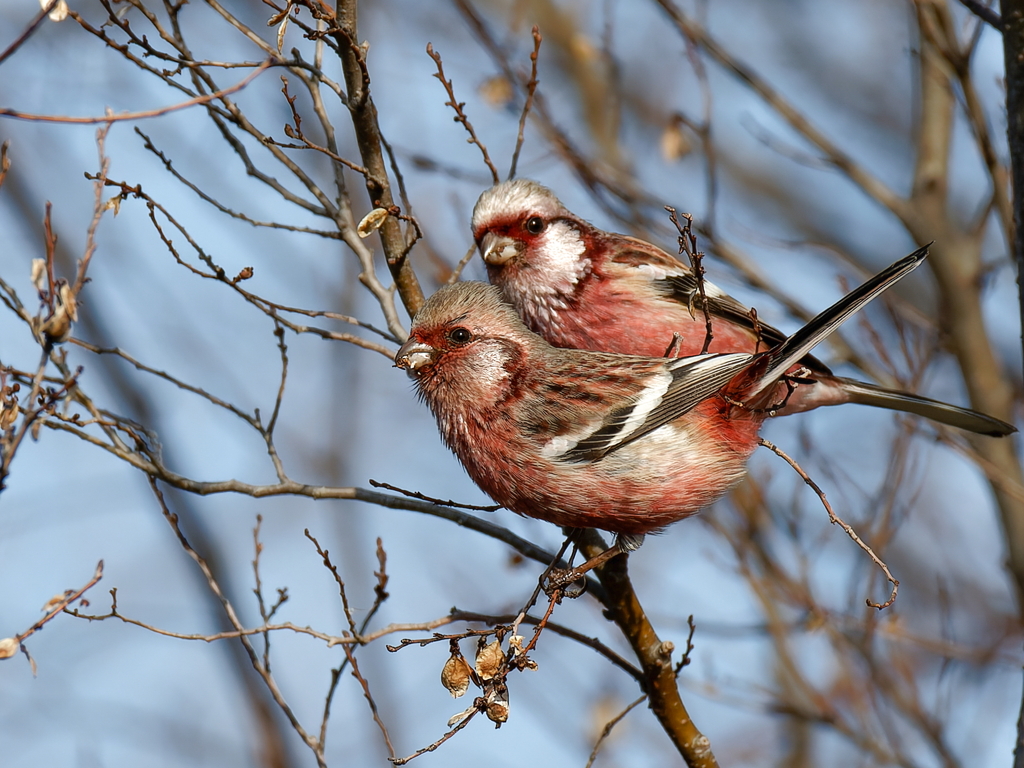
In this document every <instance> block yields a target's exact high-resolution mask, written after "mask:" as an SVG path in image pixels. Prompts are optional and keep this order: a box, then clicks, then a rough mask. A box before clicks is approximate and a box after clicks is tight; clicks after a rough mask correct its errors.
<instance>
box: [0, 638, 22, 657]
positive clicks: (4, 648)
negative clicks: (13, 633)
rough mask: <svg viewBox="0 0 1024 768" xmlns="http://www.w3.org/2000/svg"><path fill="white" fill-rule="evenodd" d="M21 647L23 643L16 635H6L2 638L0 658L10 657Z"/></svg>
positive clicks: (0, 641)
mask: <svg viewBox="0 0 1024 768" xmlns="http://www.w3.org/2000/svg"><path fill="white" fill-rule="evenodd" d="M20 647H21V643H19V642H18V638H16V637H5V638H4V639H3V640H0V659H9V658H11V656H13V655H14V654H16V653H17V652H18V649H19V648H20Z"/></svg>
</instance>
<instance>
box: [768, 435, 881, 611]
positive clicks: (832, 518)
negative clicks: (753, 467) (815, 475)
mask: <svg viewBox="0 0 1024 768" xmlns="http://www.w3.org/2000/svg"><path fill="white" fill-rule="evenodd" d="M760 443H761V445H763V446H764V447H765V448H767V449H768V450H769V451H771V452H772V453H774V454H775V455H776V456H778V457H779V458H781V459H782V460H783V461H785V462H786V463H787V464H789V466H791V467H792V468H793V470H794V471H795V472H796V473H797V474H798V475H800V477H801V479H802V480H803V481H804V482H805V483H807V485H809V486H810V487H811V489H812V490H813V491H814V492H815V493H816V494H818V498H819V499H821V503H822V505H824V507H825V511H826V512H828V519H829V522H830V523H832V524H833V525H838V526H839V527H840V528H842V529H843V530H844V531H846V535H847V536H849V537H850V538H851V539H852V540H853V543H854V544H856V545H857V546H858V547H860V548H861V549H863V550H864V551H865V552H866V553H867V555H868V557H870V558H871V560H872V562H874V564H875V565H877V566H878V567H879V568H881V569H882V573H884V574H885V578H886V579H887V580H888V581H889V583H890V584H892V592H891V593H890V595H889V599H888V600H886V601H885V602H884V603H876V602H874V601H873V600H872V599H871V598H870V597H869V598H866V599H865V602H866V603H867V604H868V605H869V606H871V607H872V608H877V609H878V610H882V609H883V608H888V607H889V606H890V605H892V604H893V603H895V602H896V593H897V592H898V591H899V588H900V583H899V581H898V580H897V579H896V578H895V577H894V576H893V575H892V573H891V572H890V571H889V566H887V565H886V564H885V563H884V562H882V560H881V559H880V558H879V557H878V555H876V554H875V552H874V550H873V549H871V547H869V546H868V545H867V544H865V543H864V540H863V539H861V537H860V536H858V535H857V532H856V531H855V530H853V526H852V525H850V524H849V523H847V522H845V521H844V520H843V519H841V518H840V517H839V516H838V515H837V514H836V513H835V512H834V511H833V510H832V505H831V504H829V503H828V499H826V498H825V492H824V491H822V490H821V488H819V487H818V484H817V483H815V482H814V481H813V480H812V479H811V477H810V475H808V474H807V473H806V472H804V470H803V469H802V468H801V467H800V465H799V464H797V463H796V461H794V460H793V459H792V458H790V457H789V456H787V455H786V453H785V452H784V451H782V449H780V448H778V447H777V446H775V445H774V444H772V443H771V442H769V441H768V440H765V439H764V438H760Z"/></svg>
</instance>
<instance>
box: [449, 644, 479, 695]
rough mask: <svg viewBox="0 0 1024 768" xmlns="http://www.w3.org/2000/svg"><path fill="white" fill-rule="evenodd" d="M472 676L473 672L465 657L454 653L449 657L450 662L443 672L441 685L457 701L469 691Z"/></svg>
mask: <svg viewBox="0 0 1024 768" xmlns="http://www.w3.org/2000/svg"><path fill="white" fill-rule="evenodd" d="M472 674H473V670H472V669H471V668H470V666H469V662H468V661H466V659H465V658H464V657H463V655H462V654H461V653H453V654H452V655H451V656H449V657H448V661H447V662H445V665H444V668H443V669H442V670H441V685H443V686H444V687H445V688H446V689H447V690H448V693H450V694H451V695H452V698H455V699H457V698H459V696H462V695H463V694H464V693H465V692H466V691H468V690H469V680H470V677H471V676H472Z"/></svg>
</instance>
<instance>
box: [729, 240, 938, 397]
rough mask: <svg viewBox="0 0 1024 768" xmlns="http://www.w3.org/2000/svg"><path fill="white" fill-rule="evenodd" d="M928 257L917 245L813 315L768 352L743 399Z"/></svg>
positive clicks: (765, 386) (770, 382)
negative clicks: (763, 366) (916, 247)
mask: <svg viewBox="0 0 1024 768" xmlns="http://www.w3.org/2000/svg"><path fill="white" fill-rule="evenodd" d="M927 256H928V246H927V245H926V246H924V247H923V248H918V249H917V250H916V251H914V252H913V253H912V254H910V255H909V256H904V257H903V258H902V259H900V260H899V261H897V262H896V263H895V264H893V265H891V266H889V267H887V268H886V269H883V270H882V271H881V272H879V273H878V274H877V275H875V276H874V277H872V278H871V279H870V280H868V281H867V282H866V283H864V284H863V285H861V286H860V287H858V288H854V289H853V290H852V291H850V292H849V293H848V294H846V295H845V296H843V298H841V299H840V300H839V301H837V302H836V303H835V304H833V305H832V306H831V307H829V308H828V309H826V310H825V311H824V312H821V313H819V314H818V315H817V316H815V317H813V318H811V320H810V321H809V322H808V323H807V325H805V326H804V327H803V328H801V329H800V330H799V331H797V332H796V333H794V334H793V335H792V336H790V337H789V338H788V339H786V340H785V341H784V342H782V343H781V344H779V346H777V347H776V348H775V349H773V350H772V351H771V352H768V353H767V355H766V357H767V359H768V365H767V367H766V368H765V369H764V373H763V374H762V375H761V376H760V377H759V379H758V381H757V383H756V384H755V385H754V386H753V387H752V388H751V389H749V390H748V391H747V392H746V393H745V395H744V399H745V400H747V401H750V400H751V399H753V398H755V397H756V396H757V395H758V394H760V393H761V392H763V391H764V390H766V389H768V387H771V386H773V385H774V384H775V383H776V382H778V381H779V379H781V378H782V376H783V375H784V374H785V373H786V371H788V370H789V369H790V368H791V367H792V366H793V364H794V363H796V362H798V361H799V360H800V359H801V358H802V357H803V356H804V355H806V354H807V353H808V352H810V351H811V350H812V349H813V348H814V347H815V346H817V345H818V344H819V343H821V342H822V341H823V340H824V339H826V338H827V337H828V336H830V335H831V334H832V333H833V332H834V331H835V330H836V329H837V328H838V327H839V326H840V325H842V324H843V323H844V322H846V321H847V320H848V319H849V318H850V316H851V315H853V314H854V313H855V312H857V311H858V310H860V309H861V308H863V307H864V305H865V304H867V303H868V302H869V301H871V300H872V299H873V298H875V297H876V296H878V295H879V294H881V293H882V292H883V291H885V290H886V289H888V288H890V287H892V286H893V285H894V284H895V283H896V282H898V281H899V280H901V279H903V278H904V277H906V276H907V275H908V274H910V273H911V272H912V271H914V270H915V269H917V268H918V267H919V266H920V265H921V262H923V261H924V260H925V257H927Z"/></svg>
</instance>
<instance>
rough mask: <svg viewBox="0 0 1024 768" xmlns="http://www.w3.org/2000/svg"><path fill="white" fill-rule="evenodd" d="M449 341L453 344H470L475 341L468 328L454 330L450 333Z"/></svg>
mask: <svg viewBox="0 0 1024 768" xmlns="http://www.w3.org/2000/svg"><path fill="white" fill-rule="evenodd" d="M448 340H449V341H450V342H452V343H453V344H459V345H462V344H468V343H469V342H471V341H472V340H473V334H472V333H470V332H469V330H468V329H466V328H462V327H459V328H452V329H451V330H450V331H448Z"/></svg>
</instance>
